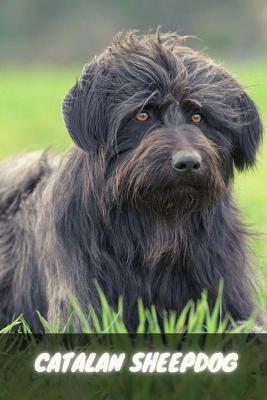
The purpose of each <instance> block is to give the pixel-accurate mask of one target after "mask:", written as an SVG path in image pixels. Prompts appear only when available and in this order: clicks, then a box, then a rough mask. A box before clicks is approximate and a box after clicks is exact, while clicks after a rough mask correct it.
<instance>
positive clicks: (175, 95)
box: [63, 34, 262, 215]
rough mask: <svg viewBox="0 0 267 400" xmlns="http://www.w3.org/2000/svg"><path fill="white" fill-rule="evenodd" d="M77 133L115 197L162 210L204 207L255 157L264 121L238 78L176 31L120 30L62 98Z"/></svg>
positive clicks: (69, 125)
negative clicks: (184, 41)
mask: <svg viewBox="0 0 267 400" xmlns="http://www.w3.org/2000/svg"><path fill="white" fill-rule="evenodd" d="M63 112H64V117H65V121H66V125H67V128H68V130H69V132H70V135H71V136H72V138H73V140H74V142H75V143H76V144H77V145H78V146H79V147H81V148H82V149H83V150H84V151H86V152H88V153H89V154H90V155H91V159H93V160H94V161H93V162H94V163H99V168H100V169H101V171H102V174H103V176H104V177H105V178H104V179H105V190H106V192H107V194H108V196H109V198H110V199H111V200H113V202H114V204H117V205H118V204H121V205H126V207H133V208H135V209H138V210H143V211H145V212H156V213H157V214H160V215H174V214H176V215H180V214H181V213H185V212H192V211H194V210H197V209H199V208H203V207H210V206H211V205H212V204H213V203H215V202H216V201H217V199H219V198H220V196H221V194H222V193H223V192H224V190H226V188H227V185H228V182H229V180H230V179H231V177H232V175H233V168H234V165H235V166H236V167H237V168H238V169H240V170H242V169H244V168H246V167H250V166H252V165H253V164H254V162H255V154H256V150H257V147H258V144H259V142H260V139H261V134H262V128H261V122H260V118H259V115H258V112H257V110H256V107H255V105H254V103H253V102H252V101H251V99H250V98H249V97H248V96H247V94H246V93H245V92H244V91H243V90H242V88H241V86H240V85H239V84H238V83H237V82H236V80H235V79H234V78H233V77H232V76H231V75H230V74H228V73H227V72H225V71H224V70H223V69H222V68H221V67H220V66H218V65H216V64H214V63H213V62H212V61H211V60H210V59H208V58H206V57H204V56H202V55H200V54H198V53H196V52H194V51H193V50H191V49H189V48H187V47H184V46H181V45H180V43H179V37H177V35H170V34H169V35H165V36H164V35H162V37H161V38H160V37H158V36H153V35H146V36H143V37H141V38H133V37H132V36H131V35H126V37H125V39H123V40H115V42H114V44H113V46H112V47H111V48H110V49H109V50H108V51H106V52H105V53H103V55H102V56H101V57H100V58H99V59H98V60H97V61H96V62H95V63H92V64H90V65H88V66H86V67H85V69H84V71H83V74H82V77H81V79H80V81H79V82H78V83H77V84H76V85H75V86H74V87H73V88H72V89H71V91H70V93H69V94H68V96H67V97H66V98H65V100H64V104H63Z"/></svg>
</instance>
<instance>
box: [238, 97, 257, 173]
mask: <svg viewBox="0 0 267 400" xmlns="http://www.w3.org/2000/svg"><path fill="white" fill-rule="evenodd" d="M234 108H235V109H236V110H237V111H238V114H239V121H238V127H237V129H236V130H235V132H234V137H233V145H234V150H233V156H234V163H235V166H236V168H237V169H238V170H240V171H242V170H244V169H246V168H249V167H252V166H253V165H254V164H255V158H256V152H257V149H258V146H259V144H260V142H261V139H262V131H263V128H262V123H261V118H260V115H259V113H258V110H257V108H256V106H255V104H254V102H253V101H252V100H251V98H250V97H249V96H248V95H247V94H246V93H245V92H243V91H242V93H241V94H240V95H239V96H238V98H237V99H236V100H235V102H234Z"/></svg>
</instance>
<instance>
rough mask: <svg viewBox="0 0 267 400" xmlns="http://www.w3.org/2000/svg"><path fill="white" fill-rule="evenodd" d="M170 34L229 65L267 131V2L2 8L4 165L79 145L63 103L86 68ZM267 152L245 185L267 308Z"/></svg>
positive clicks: (107, 0)
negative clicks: (111, 50) (133, 35)
mask: <svg viewBox="0 0 267 400" xmlns="http://www.w3.org/2000/svg"><path fill="white" fill-rule="evenodd" d="M158 25H161V26H162V30H176V31H178V32H180V33H182V34H192V35H195V36H197V37H198V38H200V39H201V40H199V39H196V40H191V41H190V45H192V46H193V47H194V48H197V49H202V48H205V49H206V51H207V52H208V53H209V54H210V55H212V56H213V57H214V58H215V59H216V60H217V61H219V62H223V64H225V66H226V67H227V68H228V69H229V70H230V71H232V72H233V73H234V74H235V75H236V76H237V77H239V79H240V81H241V82H242V83H243V84H244V85H245V86H247V87H248V92H249V93H250V95H251V96H252V97H253V99H254V100H255V101H256V103H257V105H258V107H259V109H260V112H261V115H262V118H263V121H264V124H265V126H267V2H266V0H254V1H253V2H252V1H251V0H235V1H234V0H224V1H223V2H222V1H219V0H202V1H201V2H200V1H197V0H192V1H187V0H180V1H177V0H165V1H160V0H144V1H140V0H135V1H130V0H124V1H122V0H117V1H115V0H102V1H101V2H100V1H96V0H89V1H88V0H76V1H73V0H57V1H53V0H46V1H42V0H9V1H5V0H0V157H4V156H8V155H11V154H14V153H18V152H24V151H29V150H33V149H40V148H47V147H52V148H54V149H55V150H58V151H61V150H63V149H65V148H66V147H67V146H68V145H69V144H70V140H69V137H68V134H67V132H66V130H65V128H64V124H63V120H62V116H61V101H62V98H63V96H64V95H65V93H66V92H67V90H68V89H69V88H70V86H71V85H72V84H73V82H74V81H75V79H76V77H77V76H79V73H80V70H81V67H82V65H83V64H84V63H85V62H88V61H89V60H90V59H91V57H92V56H93V55H94V54H97V53H99V52H101V50H102V49H103V48H104V47H106V46H107V45H108V44H109V42H110V40H111V38H112V36H113V35H114V34H115V33H117V32H118V31H125V30H127V29H141V30H146V29H149V28H155V27H156V26H158ZM266 156H267V147H266V144H265V145H263V146H262V148H261V151H260V154H259V157H258V165H257V167H256V168H255V169H254V170H253V171H250V172H248V173H246V174H243V175H240V176H238V177H237V180H236V184H235V196H236V198H237V201H238V202H239V204H240V207H241V209H242V212H243V215H244V219H245V220H246V221H247V222H248V224H249V225H250V226H251V227H252V228H253V229H254V230H256V231H259V232H261V233H262V235H261V236H260V237H258V238H257V239H256V240H254V241H253V243H252V247H253V248H254V250H255V253H256V261H255V263H257V264H258V265H259V266H260V269H261V271H262V273H263V278H262V279H261V288H262V289H261V299H262V302H263V304H264V305H265V306H267V246H266V232H267V205H266V199H267V184H266V176H267V158H266Z"/></svg>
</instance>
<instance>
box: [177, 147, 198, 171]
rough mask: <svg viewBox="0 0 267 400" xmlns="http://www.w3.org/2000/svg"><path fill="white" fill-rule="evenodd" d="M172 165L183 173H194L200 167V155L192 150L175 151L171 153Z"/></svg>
mask: <svg viewBox="0 0 267 400" xmlns="http://www.w3.org/2000/svg"><path fill="white" fill-rule="evenodd" d="M172 166H173V168H174V169H175V170H176V171H178V172H180V173H181V174H183V175H186V174H195V173H196V172H198V171H199V170H200V168H201V157H200V155H199V154H198V153H197V152H196V151H194V150H192V151H186V150H181V151H177V152H176V153H174V154H173V155H172Z"/></svg>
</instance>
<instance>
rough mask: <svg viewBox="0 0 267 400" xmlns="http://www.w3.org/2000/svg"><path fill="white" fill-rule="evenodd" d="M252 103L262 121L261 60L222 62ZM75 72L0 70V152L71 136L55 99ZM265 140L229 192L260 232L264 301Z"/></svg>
mask: <svg viewBox="0 0 267 400" xmlns="http://www.w3.org/2000/svg"><path fill="white" fill-rule="evenodd" d="M228 68H229V69H230V70H232V71H233V72H234V73H235V75H236V76H238V77H239V78H240V80H241V82H242V83H243V84H244V85H245V86H247V87H248V92H249V94H250V95H251V96H252V98H253V99H254V100H255V102H256V103H257V105H258V107H259V109H260V112H261V115H262V118H263V121H264V125H265V126H267V74H266V69H267V63H266V64H264V63H260V64H256V63H255V64H254V65H242V66H241V65H239V66H238V65H236V66H230V67H229V66H228ZM76 76H79V68H72V69H62V68H61V69H56V68H51V69H47V70H37V69H35V70H34V69H33V70H27V69H19V70H16V69H14V70H12V69H11V70H2V71H1V73H0V132H1V133H0V157H5V156H9V155H11V154H16V153H22V152H25V151H31V150H35V149H45V148H48V147H52V148H54V149H55V150H58V151H61V150H64V149H65V148H67V146H68V145H70V143H71V141H70V139H69V137H68V134H67V132H66V130H65V127H64V123H63V118H62V115H61V102H62V99H63V97H64V95H65V94H66V93H67V91H68V89H69V88H70V87H71V85H72V84H73V83H74V81H75V78H76ZM266 156H267V146H266V143H265V144H264V145H263V146H262V148H261V150H260V154H259V157H258V166H257V168H255V169H254V170H253V171H250V172H247V173H245V174H242V175H239V176H237V179H236V183H235V197H236V199H237V201H238V203H239V205H240V208H241V210H242V212H243V216H244V219H245V221H246V222H247V223H248V224H249V225H250V226H251V227H252V229H254V230H256V231H259V232H261V233H262V236H261V237H259V238H257V239H256V240H255V241H254V242H253V243H252V247H253V250H254V252H255V255H256V258H255V260H256V261H255V262H256V263H257V264H258V265H259V267H260V270H261V272H262V275H263V279H261V296H260V297H261V301H262V304H263V305H264V307H266V306H267V284H266V282H267V246H266V244H265V243H266V232H267V206H266V198H267V185H266V183H265V182H266V176H267V157H266Z"/></svg>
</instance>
